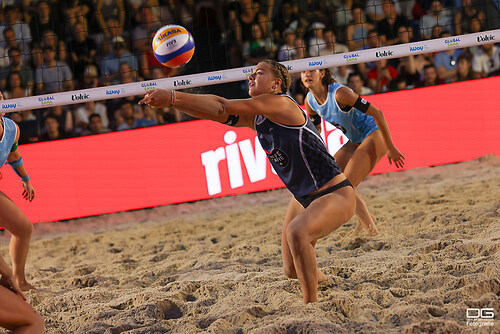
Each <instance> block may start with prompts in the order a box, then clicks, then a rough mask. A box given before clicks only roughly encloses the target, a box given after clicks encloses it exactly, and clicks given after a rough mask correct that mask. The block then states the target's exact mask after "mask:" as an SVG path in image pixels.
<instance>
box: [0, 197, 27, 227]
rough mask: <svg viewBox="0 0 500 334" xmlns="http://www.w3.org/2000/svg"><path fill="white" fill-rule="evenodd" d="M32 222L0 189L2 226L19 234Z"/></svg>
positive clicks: (0, 222)
mask: <svg viewBox="0 0 500 334" xmlns="http://www.w3.org/2000/svg"><path fill="white" fill-rule="evenodd" d="M27 224H31V223H30V222H29V220H28V218H26V215H25V214H24V213H23V212H22V211H21V209H19V207H18V206H17V205H16V204H15V203H14V202H13V201H12V200H11V199H10V198H9V197H8V196H7V195H5V194H4V193H3V192H1V191H0V227H2V228H4V229H6V230H7V231H9V232H10V233H12V234H16V235H17V234H19V233H21V232H22V230H23V229H25V228H26V227H27V226H29V225H27Z"/></svg>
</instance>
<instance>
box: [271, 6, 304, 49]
mask: <svg viewBox="0 0 500 334" xmlns="http://www.w3.org/2000/svg"><path fill="white" fill-rule="evenodd" d="M299 22H300V19H299V17H298V16H297V14H295V13H294V12H293V7H292V3H291V1H290V0H283V2H282V3H281V7H280V11H279V12H278V13H277V14H276V15H275V16H274V18H273V39H274V40H275V41H278V42H280V43H282V42H283V39H284V37H285V30H286V29H290V30H292V31H296V30H297V28H298V27H299Z"/></svg>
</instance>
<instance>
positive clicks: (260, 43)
mask: <svg viewBox="0 0 500 334" xmlns="http://www.w3.org/2000/svg"><path fill="white" fill-rule="evenodd" d="M276 49H277V47H276V45H275V44H274V43H273V41H272V39H271V38H270V37H264V35H263V34H262V28H261V26H260V24H258V23H254V24H252V38H251V40H249V41H245V43H244V44H243V56H244V57H245V65H255V64H257V63H258V62H259V61H261V60H263V59H268V58H273V57H274V54H275V53H276Z"/></svg>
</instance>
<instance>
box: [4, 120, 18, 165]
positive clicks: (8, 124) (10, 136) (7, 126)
mask: <svg viewBox="0 0 500 334" xmlns="http://www.w3.org/2000/svg"><path fill="white" fill-rule="evenodd" d="M2 120H3V135H2V138H1V140H0V168H1V167H2V166H3V165H4V164H5V162H6V161H7V157H8V156H9V154H10V150H11V149H12V145H14V143H15V141H16V134H17V127H16V123H14V121H12V120H11V119H10V118H6V117H2Z"/></svg>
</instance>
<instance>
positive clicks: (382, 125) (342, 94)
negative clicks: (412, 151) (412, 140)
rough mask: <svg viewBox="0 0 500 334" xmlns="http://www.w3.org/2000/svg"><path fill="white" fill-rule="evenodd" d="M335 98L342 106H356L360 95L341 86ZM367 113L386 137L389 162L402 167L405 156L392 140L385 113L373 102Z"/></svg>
mask: <svg viewBox="0 0 500 334" xmlns="http://www.w3.org/2000/svg"><path fill="white" fill-rule="evenodd" d="M335 98H336V99H337V102H339V104H340V105H341V106H346V105H349V106H354V104H355V103H356V101H357V100H358V98H359V96H358V94H356V93H354V92H353V91H352V90H351V89H349V88H346V87H341V88H339V89H337V93H336V95H335ZM366 114H367V115H370V116H372V117H373V118H374V119H375V122H376V123H377V126H378V128H379V129H380V132H381V133H382V137H383V138H384V141H385V144H386V145H387V156H388V158H389V162H390V163H391V164H392V162H394V164H395V165H396V167H400V168H402V167H403V165H404V157H403V155H402V154H401V152H399V150H398V149H397V148H396V146H395V145H394V143H393V142H392V137H391V131H390V130H389V125H388V124H387V121H386V120H385V117H384V113H383V112H382V110H380V109H378V108H377V107H375V106H374V105H373V104H370V106H369V107H368V110H366Z"/></svg>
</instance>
